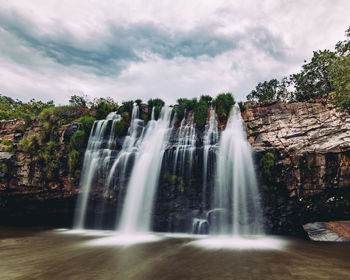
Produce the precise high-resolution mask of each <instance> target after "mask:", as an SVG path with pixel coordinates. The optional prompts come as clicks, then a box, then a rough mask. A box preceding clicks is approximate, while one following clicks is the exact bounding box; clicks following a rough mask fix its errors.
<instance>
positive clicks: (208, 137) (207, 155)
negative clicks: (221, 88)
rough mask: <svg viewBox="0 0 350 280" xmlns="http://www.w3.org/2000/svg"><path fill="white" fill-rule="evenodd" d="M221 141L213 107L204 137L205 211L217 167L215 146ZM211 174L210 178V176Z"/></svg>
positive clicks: (203, 200)
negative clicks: (210, 180) (208, 191)
mask: <svg viewBox="0 0 350 280" xmlns="http://www.w3.org/2000/svg"><path fill="white" fill-rule="evenodd" d="M218 141H219V129H218V122H217V120H216V114H215V110H214V108H213V107H210V112H209V120H208V122H207V124H206V126H205V133H204V137H203V199H202V205H203V206H202V207H203V210H205V209H207V186H208V179H209V178H211V177H212V175H213V174H212V173H213V169H214V168H213V167H214V166H215V165H214V164H215V158H216V156H215V152H216V151H215V149H214V148H215V146H216V145H217V144H218ZM208 174H209V176H208Z"/></svg>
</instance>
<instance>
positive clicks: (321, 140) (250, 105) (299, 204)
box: [242, 102, 350, 233]
mask: <svg viewBox="0 0 350 280" xmlns="http://www.w3.org/2000/svg"><path fill="white" fill-rule="evenodd" d="M242 117H243V119H244V121H245V124H246V127H247V136H248V140H249V141H250V143H251V144H252V147H253V150H254V151H255V157H256V164H257V170H258V175H259V182H260V186H261V189H262V193H263V204H264V206H265V215H266V217H267V223H268V224H267V227H268V228H269V229H270V230H271V231H272V232H280V233H293V232H296V231H298V229H301V227H300V225H301V224H305V223H307V222H312V221H327V220H334V219H336V220H340V219H347V218H349V212H350V209H349V208H350V165H349V163H350V161H349V160H350V116H349V114H347V113H344V112H339V111H338V110H337V109H336V108H335V107H334V106H333V105H331V104H329V103H327V102H313V103H284V102H275V103H270V104H265V105H264V104H257V103H254V102H247V103H246V109H245V110H244V112H243V113H242Z"/></svg>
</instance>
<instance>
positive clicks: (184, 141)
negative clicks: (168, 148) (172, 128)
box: [173, 114, 196, 183]
mask: <svg viewBox="0 0 350 280" xmlns="http://www.w3.org/2000/svg"><path fill="white" fill-rule="evenodd" d="M175 139H176V142H175V143H174V145H175V147H176V148H175V151H174V156H173V174H174V175H177V176H180V177H181V178H182V179H183V180H186V178H185V177H187V179H189V177H191V175H192V174H191V165H192V162H193V155H194V152H195V150H196V129H195V127H194V117H193V114H189V116H188V117H187V119H186V117H184V118H183V120H182V121H181V125H180V127H179V129H178V131H177V134H176V136H175ZM186 163H189V164H186ZM185 173H186V174H185ZM187 181H190V180H187ZM188 183H189V182H188Z"/></svg>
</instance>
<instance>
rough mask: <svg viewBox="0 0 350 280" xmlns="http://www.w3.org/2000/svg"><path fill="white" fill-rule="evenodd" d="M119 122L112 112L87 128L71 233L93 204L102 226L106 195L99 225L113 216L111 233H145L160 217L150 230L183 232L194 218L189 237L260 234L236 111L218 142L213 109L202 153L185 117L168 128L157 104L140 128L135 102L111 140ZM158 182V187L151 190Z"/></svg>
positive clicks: (256, 200)
mask: <svg viewBox="0 0 350 280" xmlns="http://www.w3.org/2000/svg"><path fill="white" fill-rule="evenodd" d="M120 120H121V117H120V116H119V115H117V114H116V113H111V114H110V115H109V116H108V117H107V118H106V120H101V121H96V122H95V123H94V125H93V128H92V131H91V134H90V138H89V142H88V147H87V150H86V152H85V157H84V164H83V169H82V176H81V190H80V194H79V198H78V204H77V210H76V214H75V224H74V227H75V228H76V229H82V228H84V227H86V226H87V225H89V227H90V222H88V221H90V219H91V217H89V220H88V219H87V212H88V211H87V209H88V206H89V208H91V207H90V206H94V207H95V208H94V209H95V211H96V207H100V208H98V209H97V211H96V212H95V213H96V214H95V215H96V217H95V218H94V220H95V224H94V227H95V228H96V227H97V228H103V227H104V226H105V224H106V223H105V222H103V219H104V213H105V208H104V207H105V200H104V198H107V197H108V199H109V202H108V203H110V202H111V201H112V203H114V204H108V207H109V208H107V212H106V213H108V215H107V223H109V222H110V221H112V223H113V221H115V219H114V216H116V220H117V224H118V227H117V229H118V230H120V231H122V232H127V233H135V232H147V231H149V230H150V228H151V220H152V217H156V218H155V219H156V220H157V222H159V221H160V220H161V223H162V224H161V229H159V224H157V228H156V229H157V230H163V229H164V230H170V231H178V230H180V231H187V230H188V229H189V226H190V224H189V223H188V222H190V221H191V219H192V218H193V217H196V218H194V219H193V225H192V232H193V233H208V232H210V233H212V234H229V235H232V234H233V235H244V234H258V233H262V232H263V227H262V226H261V224H262V223H261V217H262V215H261V210H260V203H259V193H258V189H257V183H256V179H255V172H254V167H253V160H252V155H251V150H250V145H249V143H248V142H247V139H246V136H245V134H244V129H243V123H242V119H241V117H240V113H239V109H238V108H235V107H234V108H233V109H232V111H231V113H230V116H229V119H228V121H227V125H226V129H225V130H224V131H223V132H222V133H221V135H220V137H219V129H218V123H217V120H216V114H215V110H214V109H213V108H210V111H209V117H208V121H207V124H206V126H205V130H204V133H203V148H202V149H200V148H199V147H197V145H198V144H199V143H200V139H198V135H197V132H196V128H195V123H194V116H193V113H192V112H189V113H188V114H187V116H186V117H185V118H184V119H183V120H182V122H181V124H180V126H179V127H178V128H174V127H173V123H171V109H170V108H168V107H163V109H162V111H161V114H160V117H159V119H158V120H155V118H154V111H152V119H151V120H150V121H149V122H148V124H147V126H146V127H145V125H144V121H143V120H141V119H140V118H139V106H137V105H136V104H135V105H134V107H133V111H132V118H131V122H130V127H129V129H128V133H127V135H126V136H125V137H120V138H117V137H116V136H115V135H116V133H117V132H116V128H117V126H116V124H117V122H118V121H120ZM199 134H200V133H199ZM170 136H171V138H170ZM219 138H220V140H219ZM198 140H199V141H198ZM121 141H123V142H122V143H123V144H122V145H121ZM120 146H121V149H120V151H119V152H118V147H120ZM165 151H166V153H165ZM201 158H202V159H203V161H202V162H200V159H201ZM160 174H162V176H160ZM159 183H160V184H163V185H162V186H165V187H164V188H160V189H159V188H158V185H159ZM92 186H93V187H94V190H95V191H96V190H97V191H98V192H100V190H101V194H102V196H100V197H98V199H96V200H92V199H90V192H91V191H92V190H91V189H92ZM101 186H102V188H101ZM156 193H157V196H156ZM101 198H102V200H101ZM159 199H160V200H159ZM155 201H157V202H158V203H159V204H156V205H157V207H154V204H155ZM90 203H92V204H90ZM153 208H155V209H156V210H155V212H154V213H153V210H154V209H153ZM208 209H210V210H209V211H208ZM113 211H114V212H113ZM113 213H116V214H113ZM111 218H112V219H111ZM96 221H97V222H96ZM102 222H103V223H102ZM112 223H109V224H108V227H110V226H111V225H112ZM166 225H168V229H167V228H166ZM112 226H113V225H112Z"/></svg>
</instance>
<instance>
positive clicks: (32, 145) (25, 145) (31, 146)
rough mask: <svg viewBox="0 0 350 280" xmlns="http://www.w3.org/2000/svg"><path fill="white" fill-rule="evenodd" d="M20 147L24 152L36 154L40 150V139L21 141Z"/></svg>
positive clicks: (30, 137)
mask: <svg viewBox="0 0 350 280" xmlns="http://www.w3.org/2000/svg"><path fill="white" fill-rule="evenodd" d="M19 145H20V148H21V149H22V151H24V152H26V153H31V154H33V153H35V152H36V151H37V150H38V148H39V143H38V139H37V138H36V137H35V136H29V137H27V138H23V139H22V140H21V141H19Z"/></svg>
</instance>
